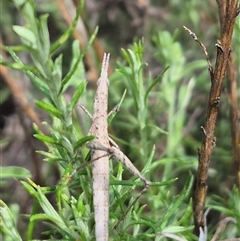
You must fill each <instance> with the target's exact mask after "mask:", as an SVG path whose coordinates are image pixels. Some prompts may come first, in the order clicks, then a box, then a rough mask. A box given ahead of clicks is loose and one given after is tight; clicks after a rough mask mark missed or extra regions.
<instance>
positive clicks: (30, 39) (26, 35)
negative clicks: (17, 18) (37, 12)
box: [13, 25, 37, 49]
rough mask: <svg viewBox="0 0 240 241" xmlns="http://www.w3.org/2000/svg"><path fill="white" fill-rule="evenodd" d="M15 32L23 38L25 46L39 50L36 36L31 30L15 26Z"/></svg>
mask: <svg viewBox="0 0 240 241" xmlns="http://www.w3.org/2000/svg"><path fill="white" fill-rule="evenodd" d="M13 30H14V32H15V33H17V34H18V35H19V36H20V37H21V39H22V40H23V43H24V44H26V45H28V46H30V47H31V48H33V49H37V43H36V42H37V40H36V36H35V35H34V33H33V32H32V31H31V30H30V29H28V28H26V27H22V26H16V25H15V26H13Z"/></svg>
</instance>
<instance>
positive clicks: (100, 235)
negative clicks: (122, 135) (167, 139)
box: [86, 54, 150, 241]
mask: <svg viewBox="0 0 240 241" xmlns="http://www.w3.org/2000/svg"><path fill="white" fill-rule="evenodd" d="M108 65H109V54H108V55H107V54H104V57H103V62H102V71H101V75H100V78H99V79H98V82H97V90H96V95H95V100H94V113H93V117H92V126H91V128H90V131H89V133H90V135H94V136H95V139H94V140H93V141H90V142H89V143H87V145H86V146H87V147H88V148H89V149H91V154H92V161H93V160H94V162H93V168H92V176H93V205H94V219H95V237H96V240H97V241H108V236H109V234H108V233H109V231H108V220H109V156H113V157H115V158H116V159H117V160H118V161H120V162H122V163H123V164H124V166H125V167H126V168H127V169H129V170H130V171H131V172H132V173H133V174H134V175H136V176H137V177H139V178H140V179H141V180H142V181H143V182H144V184H145V188H144V189H143V190H142V191H141V192H140V194H139V195H138V196H137V197H136V199H135V200H134V201H133V203H132V204H131V206H130V207H129V208H128V209H127V210H126V212H125V213H124V215H123V216H122V218H120V219H119V220H118V222H117V224H116V226H117V225H118V224H119V223H120V222H121V220H122V219H123V217H125V215H126V213H127V212H128V211H129V210H130V208H131V207H132V206H133V205H134V204H135V203H136V201H137V200H138V199H139V197H140V196H141V195H142V194H143V193H144V192H145V191H146V190H147V189H148V187H149V185H150V181H148V180H147V179H146V178H145V177H144V176H143V175H142V174H141V173H140V172H139V171H138V169H137V168H136V167H135V166H134V165H133V163H132V162H131V161H130V160H129V159H128V157H127V156H126V155H125V154H124V153H123V152H121V150H120V149H119V147H118V146H117V144H116V143H115V142H114V141H112V140H111V139H110V138H109V136H108V114H107V110H108V85H109V81H108V76H107V71H108ZM110 143H111V145H113V146H110Z"/></svg>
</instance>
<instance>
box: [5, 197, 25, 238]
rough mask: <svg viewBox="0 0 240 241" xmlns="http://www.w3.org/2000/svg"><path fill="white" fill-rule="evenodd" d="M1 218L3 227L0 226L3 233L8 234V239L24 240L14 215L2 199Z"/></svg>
mask: <svg viewBox="0 0 240 241" xmlns="http://www.w3.org/2000/svg"><path fill="white" fill-rule="evenodd" d="M0 220H1V227H0V230H1V233H2V234H6V237H7V240H12V241H22V238H21V236H20V235H19V233H18V230H17V227H16V222H15V220H14V216H13V214H12V212H11V210H10V209H9V208H8V206H7V205H6V204H5V203H4V202H3V201H2V200H0ZM1 237H2V235H1ZM3 237H4V236H3ZM9 238H11V239H9Z"/></svg>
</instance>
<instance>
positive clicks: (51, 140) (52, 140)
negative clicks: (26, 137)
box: [33, 134, 59, 144]
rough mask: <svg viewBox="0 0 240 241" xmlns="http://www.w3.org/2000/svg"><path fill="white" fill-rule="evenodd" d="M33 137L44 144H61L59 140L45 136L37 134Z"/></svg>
mask: <svg viewBox="0 0 240 241" xmlns="http://www.w3.org/2000/svg"><path fill="white" fill-rule="evenodd" d="M33 136H34V137H35V138H37V139H38V140H40V141H42V142H47V143H50V144H59V142H58V141H57V140H54V139H52V138H51V137H50V136H45V135H41V134H35V135H33Z"/></svg>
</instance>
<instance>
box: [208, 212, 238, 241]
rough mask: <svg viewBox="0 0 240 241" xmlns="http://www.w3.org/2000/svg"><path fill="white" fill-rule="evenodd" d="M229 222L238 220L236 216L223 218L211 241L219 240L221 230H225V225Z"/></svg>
mask: <svg viewBox="0 0 240 241" xmlns="http://www.w3.org/2000/svg"><path fill="white" fill-rule="evenodd" d="M229 222H233V223H236V220H235V219H234V218H231V217H226V218H224V219H223V220H221V221H220V222H219V224H218V228H217V231H216V232H215V234H214V235H213V237H212V239H211V241H217V240H218V236H219V235H220V233H221V232H223V231H224V230H225V227H226V226H227V224H228V223H229Z"/></svg>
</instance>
